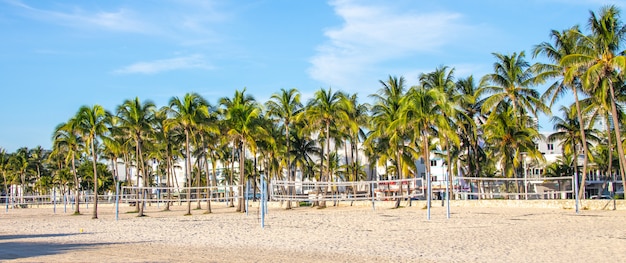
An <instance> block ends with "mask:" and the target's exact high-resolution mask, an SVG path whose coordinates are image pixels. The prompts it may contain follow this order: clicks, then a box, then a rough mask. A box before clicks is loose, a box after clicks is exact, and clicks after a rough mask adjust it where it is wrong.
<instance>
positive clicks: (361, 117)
mask: <svg viewBox="0 0 626 263" xmlns="http://www.w3.org/2000/svg"><path fill="white" fill-rule="evenodd" d="M342 103H343V104H344V106H343V108H344V109H345V111H346V115H347V117H348V118H347V119H346V122H345V126H346V128H347V133H348V136H347V137H348V139H349V140H350V157H351V159H352V164H351V165H350V167H352V175H351V176H350V177H352V178H359V177H358V175H359V174H360V172H361V171H362V170H361V171H360V166H359V165H358V163H359V143H360V139H361V138H365V131H364V128H366V127H368V125H369V115H368V111H369V104H367V103H365V104H360V103H359V102H358V95H357V94H356V93H355V94H352V95H349V96H345V97H344V98H343V99H342ZM346 165H348V164H347V163H346Z"/></svg>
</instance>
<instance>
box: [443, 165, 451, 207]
mask: <svg viewBox="0 0 626 263" xmlns="http://www.w3.org/2000/svg"><path fill="white" fill-rule="evenodd" d="M444 174H445V177H446V202H447V204H446V209H447V211H446V216H447V218H448V219H450V187H449V184H450V181H451V180H450V178H449V177H448V176H450V174H448V172H447V171H445V172H444Z"/></svg>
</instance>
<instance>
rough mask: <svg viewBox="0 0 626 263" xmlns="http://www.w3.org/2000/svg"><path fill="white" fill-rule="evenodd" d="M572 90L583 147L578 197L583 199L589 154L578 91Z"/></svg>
mask: <svg viewBox="0 0 626 263" xmlns="http://www.w3.org/2000/svg"><path fill="white" fill-rule="evenodd" d="M572 90H573V92H574V101H575V102H576V114H577V115H578V123H579V124H580V125H579V127H580V136H581V140H582V142H581V144H582V146H583V178H582V183H581V184H580V189H579V192H578V196H581V197H582V198H583V199H584V198H585V195H584V194H583V193H584V192H585V182H586V181H587V163H588V162H589V160H588V158H587V155H588V154H589V152H588V149H587V138H586V136H585V121H584V119H583V116H582V113H581V112H580V103H579V101H578V91H577V89H576V88H575V87H574V88H573V89H572ZM574 150H576V149H574ZM574 158H578V156H577V155H575V156H574Z"/></svg>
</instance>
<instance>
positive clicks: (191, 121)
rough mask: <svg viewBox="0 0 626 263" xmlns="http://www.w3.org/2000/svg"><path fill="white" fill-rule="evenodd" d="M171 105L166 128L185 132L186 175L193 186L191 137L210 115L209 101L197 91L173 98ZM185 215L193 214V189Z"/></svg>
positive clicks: (189, 193) (189, 184)
mask: <svg viewBox="0 0 626 263" xmlns="http://www.w3.org/2000/svg"><path fill="white" fill-rule="evenodd" d="M169 105H170V106H169V110H168V112H169V114H170V116H171V118H170V119H169V121H168V122H167V125H166V127H165V129H166V130H170V129H174V128H177V127H178V128H180V129H182V130H183V131H184V133H185V158H186V161H187V165H186V166H185V176H186V177H187V186H188V187H191V149H190V148H191V144H190V138H191V136H192V135H193V132H194V131H195V129H196V127H197V126H198V123H199V121H200V120H202V119H204V118H206V117H207V116H208V114H209V111H208V107H207V105H208V102H207V101H206V100H205V99H204V98H203V97H202V96H200V95H199V94H197V93H187V94H185V97H183V99H182V100H181V99H179V98H178V97H173V98H171V99H170V103H169ZM185 215H191V190H187V213H186V214H185Z"/></svg>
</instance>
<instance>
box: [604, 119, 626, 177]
mask: <svg viewBox="0 0 626 263" xmlns="http://www.w3.org/2000/svg"><path fill="white" fill-rule="evenodd" d="M605 122H606V133H607V135H608V136H607V145H608V149H609V156H608V157H609V161H608V166H609V167H608V171H609V177H610V178H613V145H612V139H611V126H610V125H609V116H608V115H606V119H605ZM622 182H624V181H622Z"/></svg>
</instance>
